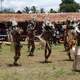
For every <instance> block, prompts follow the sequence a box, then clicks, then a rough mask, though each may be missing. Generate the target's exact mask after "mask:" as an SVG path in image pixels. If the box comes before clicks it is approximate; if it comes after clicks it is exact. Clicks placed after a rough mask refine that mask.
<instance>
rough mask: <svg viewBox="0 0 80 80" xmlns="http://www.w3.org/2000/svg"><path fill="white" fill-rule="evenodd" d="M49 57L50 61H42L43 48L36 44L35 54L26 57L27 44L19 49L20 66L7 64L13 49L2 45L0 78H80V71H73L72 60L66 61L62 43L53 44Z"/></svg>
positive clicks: (10, 60)
mask: <svg viewBox="0 0 80 80" xmlns="http://www.w3.org/2000/svg"><path fill="white" fill-rule="evenodd" d="M52 50H53V51H52V54H51V56H50V58H49V61H51V63H43V61H44V49H40V48H39V45H36V50H35V53H34V54H35V56H34V57H28V56H27V55H28V52H27V46H26V45H24V46H23V48H22V50H21V58H20V60H19V62H18V63H20V64H21V66H16V67H15V66H9V64H12V63H13V56H14V53H13V50H12V49H11V48H10V46H9V45H3V46H2V49H1V50H0V80H80V73H79V72H74V71H73V70H72V69H73V62H72V61H68V56H67V55H66V52H64V48H63V45H58V46H53V48H52Z"/></svg>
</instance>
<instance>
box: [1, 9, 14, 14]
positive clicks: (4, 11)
mask: <svg viewBox="0 0 80 80" xmlns="http://www.w3.org/2000/svg"><path fill="white" fill-rule="evenodd" d="M2 12H3V13H14V12H15V11H14V9H13V8H5V9H3V11H2Z"/></svg>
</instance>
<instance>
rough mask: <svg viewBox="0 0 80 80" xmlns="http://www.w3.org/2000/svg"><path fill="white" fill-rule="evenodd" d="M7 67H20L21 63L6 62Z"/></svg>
mask: <svg viewBox="0 0 80 80" xmlns="http://www.w3.org/2000/svg"><path fill="white" fill-rule="evenodd" d="M7 66H8V67H20V66H22V65H21V64H15V65H14V64H7Z"/></svg>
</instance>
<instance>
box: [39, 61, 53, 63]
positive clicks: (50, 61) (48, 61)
mask: <svg viewBox="0 0 80 80" xmlns="http://www.w3.org/2000/svg"><path fill="white" fill-rule="evenodd" d="M39 63H42V64H45V63H46V64H48V63H52V61H39Z"/></svg>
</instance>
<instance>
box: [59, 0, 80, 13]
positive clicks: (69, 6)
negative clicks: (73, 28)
mask: <svg viewBox="0 0 80 80" xmlns="http://www.w3.org/2000/svg"><path fill="white" fill-rule="evenodd" d="M79 8H80V6H79V4H78V3H76V2H75V1H74V0H62V3H61V4H60V9H59V11H60V12H78V11H79Z"/></svg>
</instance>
